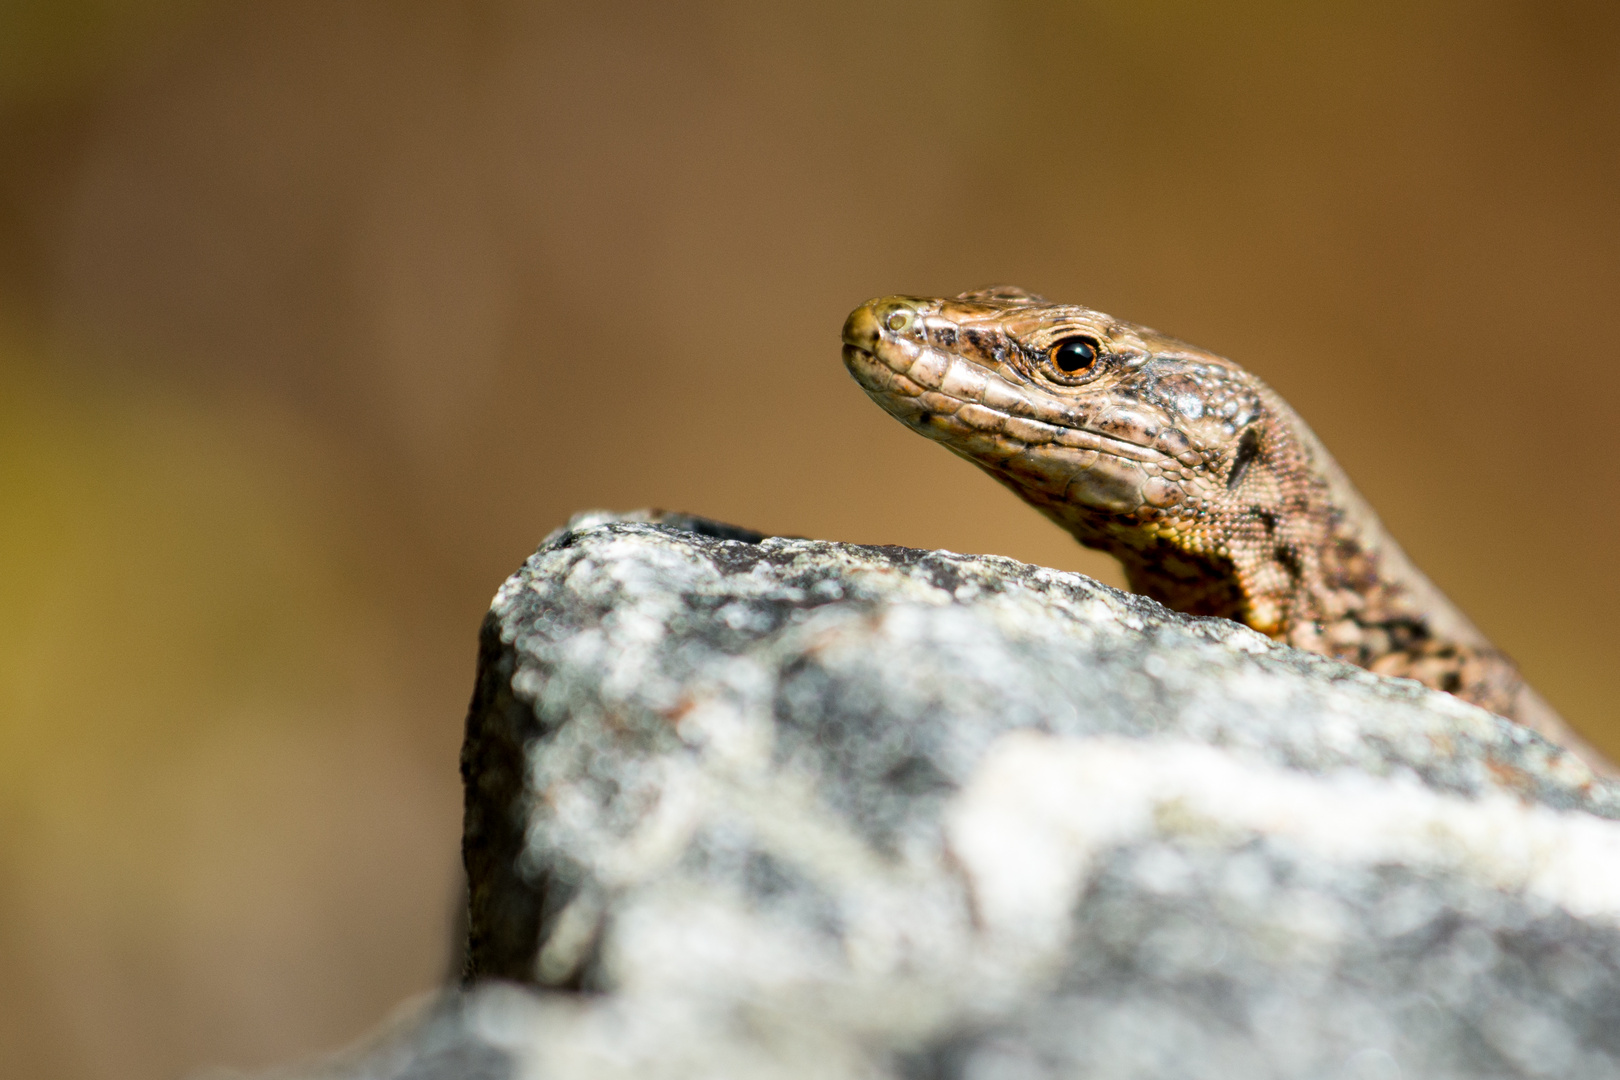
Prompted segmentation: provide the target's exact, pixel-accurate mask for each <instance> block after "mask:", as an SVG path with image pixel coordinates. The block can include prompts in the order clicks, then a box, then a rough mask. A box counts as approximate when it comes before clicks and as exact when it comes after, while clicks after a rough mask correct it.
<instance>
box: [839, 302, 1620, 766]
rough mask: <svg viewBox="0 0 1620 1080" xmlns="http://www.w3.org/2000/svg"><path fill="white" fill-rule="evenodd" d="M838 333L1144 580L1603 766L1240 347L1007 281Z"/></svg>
mask: <svg viewBox="0 0 1620 1080" xmlns="http://www.w3.org/2000/svg"><path fill="white" fill-rule="evenodd" d="M843 337H844V363H845V365H846V366H847V367H848V369H849V371H850V373H851V374H853V375H854V376H855V379H856V381H857V382H859V383H860V385H861V387H862V388H863V389H864V390H865V391H866V392H867V394H868V395H869V396H870V397H872V399H873V400H875V401H876V402H877V403H878V404H879V405H881V406H882V407H883V408H884V409H885V410H887V411H888V412H889V413H890V414H892V415H893V416H895V417H896V418H897V419H899V420H900V421H901V422H902V423H904V424H905V425H906V426H908V427H910V428H911V429H912V430H914V431H917V432H920V433H921V434H923V435H926V436H928V437H929V438H931V439H934V440H935V441H937V442H939V443H941V444H943V445H944V446H946V447H947V448H949V449H950V450H952V451H954V452H955V453H957V454H959V455H961V456H962V457H965V458H967V459H968V460H969V461H972V462H973V463H974V464H975V465H978V466H979V467H980V468H982V469H984V470H985V471H986V472H988V473H989V474H990V475H991V476H993V477H995V478H996V479H997V480H999V481H1000V482H1001V483H1003V484H1005V485H1006V486H1008V487H1010V488H1011V489H1012V490H1013V491H1014V492H1016V493H1017V494H1018V495H1019V496H1020V497H1022V498H1023V499H1024V500H1025V501H1027V502H1029V503H1030V504H1031V505H1033V506H1034V507H1036V508H1037V509H1038V510H1040V511H1041V512H1042V513H1044V514H1045V515H1046V516H1047V517H1049V518H1051V519H1052V520H1053V521H1055V522H1056V523H1057V524H1059V525H1061V526H1062V527H1063V528H1064V529H1066V530H1068V531H1069V532H1070V533H1071V534H1072V535H1073V536H1074V537H1075V539H1077V540H1079V541H1080V543H1082V544H1084V545H1086V546H1087V547H1091V548H1097V549H1099V550H1102V551H1105V552H1107V553H1109V554H1110V555H1113V556H1114V557H1115V558H1116V559H1118V560H1119V562H1120V563H1121V565H1122V566H1123V567H1124V570H1125V575H1126V580H1127V581H1128V582H1129V583H1130V586H1131V588H1132V589H1134V590H1135V591H1137V592H1140V593H1144V594H1146V595H1148V596H1150V597H1152V598H1154V599H1156V600H1158V601H1160V602H1161V603H1164V604H1166V605H1167V606H1169V607H1172V608H1175V609H1176V610H1178V611H1184V612H1187V613H1189V614H1196V615H1219V616H1223V617H1225V618H1229V619H1235V620H1237V621H1239V622H1242V623H1246V624H1247V625H1249V626H1251V627H1253V628H1254V629H1256V630H1259V631H1260V632H1262V633H1264V634H1267V635H1268V636H1270V637H1272V638H1275V639H1277V640H1280V641H1285V642H1287V643H1288V644H1290V645H1293V646H1295V647H1297V648H1301V649H1306V650H1308V651H1310V652H1315V653H1321V654H1324V655H1328V656H1332V657H1336V658H1338V659H1341V660H1345V661H1348V662H1350V663H1353V664H1356V665H1358V666H1360V667H1363V668H1366V669H1368V670H1370V671H1374V672H1377V673H1379V674H1384V675H1394V676H1402V677H1405V678H1411V679H1416V680H1417V681H1419V682H1421V683H1424V684H1425V685H1428V686H1431V687H1434V688H1435V689H1438V690H1444V691H1447V692H1449V693H1452V694H1455V695H1456V696H1457V697H1459V698H1462V699H1463V700H1465V701H1469V702H1472V703H1474V704H1476V705H1480V706H1482V707H1484V708H1486V709H1489V710H1491V711H1492V712H1495V713H1497V714H1499V715H1502V716H1506V717H1508V718H1509V719H1512V720H1516V721H1518V722H1519V723H1522V724H1525V725H1526V726H1528V727H1530V728H1532V729H1534V730H1536V731H1538V732H1539V733H1541V734H1542V735H1544V736H1546V737H1547V738H1549V739H1551V740H1552V741H1554V742H1556V743H1559V744H1561V745H1563V746H1565V747H1567V748H1570V749H1573V750H1575V751H1576V752H1577V753H1579V754H1580V755H1581V756H1582V757H1584V758H1585V759H1586V760H1587V761H1588V762H1589V763H1590V764H1591V765H1593V767H1594V768H1597V769H1599V770H1604V771H1607V766H1606V764H1605V763H1604V761H1603V758H1602V757H1601V755H1598V754H1597V753H1596V752H1595V751H1594V750H1592V749H1591V748H1590V747H1589V746H1587V745H1586V744H1585V743H1584V742H1583V741H1582V740H1581V739H1580V738H1579V736H1577V735H1576V734H1575V733H1574V732H1573V731H1572V730H1571V729H1570V728H1569V727H1568V725H1567V724H1565V723H1564V721H1563V720H1562V719H1561V718H1560V717H1559V716H1558V714H1557V713H1556V712H1555V711H1554V710H1553V709H1552V707H1551V706H1550V705H1548V704H1547V703H1546V702H1545V700H1543V699H1542V698H1541V697H1540V695H1538V694H1537V693H1536V692H1535V691H1534V690H1533V689H1531V687H1530V686H1529V685H1528V684H1527V683H1526V682H1525V681H1524V680H1523V678H1522V677H1520V675H1519V673H1518V669H1517V668H1516V667H1515V665H1514V664H1513V662H1512V661H1511V660H1510V659H1509V658H1508V657H1507V656H1506V655H1505V654H1503V653H1502V652H1501V651H1500V650H1498V649H1496V648H1495V647H1494V646H1492V645H1491V643H1490V642H1489V641H1488V640H1487V639H1486V637H1485V635H1484V634H1482V633H1481V632H1480V631H1479V630H1478V629H1477V628H1476V627H1475V626H1474V625H1473V623H1472V622H1470V621H1469V620H1468V618H1467V617H1466V616H1465V615H1464V614H1463V613H1462V612H1461V611H1459V610H1458V609H1457V607H1456V606H1455V605H1453V604H1452V603H1451V602H1450V601H1449V600H1448V599H1447V598H1446V597H1445V595H1444V594H1442V593H1441V592H1440V590H1439V589H1438V588H1436V587H1435V586H1434V584H1433V583H1431V582H1430V581H1429V579H1428V578H1427V577H1425V576H1424V575H1423V573H1422V572H1421V571H1419V570H1418V569H1417V568H1416V567H1415V566H1414V565H1413V564H1412V563H1411V561H1410V560H1409V559H1408V558H1407V557H1406V555H1405V553H1404V552H1403V551H1402V550H1401V548H1400V546H1399V545H1398V544H1396V542H1395V541H1394V539H1393V538H1392V537H1390V535H1389V534H1388V533H1387V532H1386V531H1385V529H1384V527H1383V525H1382V524H1381V523H1380V522H1379V520H1378V517H1377V515H1376V514H1375V513H1374V512H1373V510H1372V508H1371V507H1370V506H1369V505H1368V504H1367V502H1366V501H1365V500H1364V499H1363V498H1362V497H1361V495H1360V494H1359V493H1358V492H1357V491H1356V490H1355V488H1354V487H1353V486H1352V485H1351V483H1350V481H1349V479H1348V478H1347V477H1346V476H1345V475H1344V473H1343V471H1342V470H1341V469H1340V468H1339V466H1338V465H1337V463H1335V462H1334V460H1333V458H1332V456H1331V455H1329V454H1328V452H1327V450H1326V449H1325V448H1324V447H1323V445H1322V443H1321V442H1320V440H1318V439H1317V437H1316V435H1315V434H1314V433H1313V432H1312V431H1311V429H1310V428H1309V427H1308V426H1306V424H1305V422H1304V421H1303V420H1302V419H1300V417H1299V416H1298V414H1296V413H1295V412H1294V411H1293V409H1292V408H1290V407H1289V406H1288V404H1287V402H1285V401H1283V399H1282V398H1281V397H1280V396H1278V395H1277V393H1276V392H1275V391H1273V390H1272V389H1271V388H1270V387H1268V386H1266V385H1265V383H1263V382H1261V381H1260V380H1259V379H1258V378H1256V377H1255V376H1254V375H1252V374H1250V373H1249V372H1248V371H1246V370H1244V369H1243V368H1242V367H1240V366H1238V365H1237V364H1235V363H1233V362H1232V361H1230V360H1227V359H1225V358H1223V357H1219V356H1216V355H1214V354H1212V353H1208V352H1205V351H1203V350H1202V349H1198V348H1195V347H1193V346H1191V345H1188V344H1186V343H1185V342H1181V341H1178V340H1176V339H1174V338H1171V337H1168V336H1166V335H1164V334H1160V333H1159V332H1157V331H1154V330H1150V329H1148V328H1146V327H1142V326H1136V325H1134V324H1131V323H1127V322H1124V321H1121V320H1118V319H1114V318H1112V317H1110V316H1108V315H1104V314H1102V313H1101V312H1098V311H1093V310H1091V309H1089V308H1085V307H1079V306H1075V305H1068V304H1053V303H1049V302H1048V301H1046V300H1045V299H1043V298H1041V297H1038V296H1035V295H1033V294H1031V293H1027V292H1024V291H1023V290H1020V289H1014V288H1008V287H1002V288H995V289H986V290H982V291H979V292H972V293H964V294H963V295H961V296H959V297H956V298H953V299H943V298H921V297H907V296H890V297H882V298H879V299H876V300H872V301H869V302H868V303H866V304H863V305H862V306H861V307H859V308H857V309H856V310H855V311H854V312H853V313H852V314H851V315H850V317H849V319H848V321H847V322H846V323H845V325H844V334H843Z"/></svg>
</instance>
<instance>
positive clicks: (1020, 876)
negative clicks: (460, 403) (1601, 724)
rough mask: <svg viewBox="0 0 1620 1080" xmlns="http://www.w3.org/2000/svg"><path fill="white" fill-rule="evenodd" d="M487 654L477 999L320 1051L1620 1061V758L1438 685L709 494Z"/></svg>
mask: <svg viewBox="0 0 1620 1080" xmlns="http://www.w3.org/2000/svg"><path fill="white" fill-rule="evenodd" d="M479 666H480V670H479V676H478V684H477V690H476V692H475V695H474V699H473V704H472V709H471V713H470V715H469V718H468V732H467V743H466V747H465V750H464V752H463V770H464V774H465V777H466V780H467V790H468V802H467V834H466V851H465V854H466V860H467V867H468V873H469V880H470V884H471V888H470V927H471V930H470V936H469V944H468V976H469V980H470V981H471V985H472V986H473V989H471V990H470V991H469V992H467V993H453V994H450V995H447V996H446V997H445V998H444V999H443V1000H442V1001H440V1002H438V1003H437V1004H435V1005H433V1006H432V1007H430V1008H429V1009H428V1010H427V1011H426V1012H425V1013H424V1014H423V1015H422V1017H421V1018H419V1019H418V1020H416V1021H413V1022H411V1023H408V1024H406V1025H404V1027H403V1028H402V1029H400V1030H397V1031H395V1032H394V1033H393V1034H391V1035H390V1036H388V1037H387V1038H386V1039H385V1040H383V1041H382V1042H381V1043H379V1044H377V1045H376V1046H374V1047H372V1048H370V1049H369V1050H365V1051H361V1052H359V1053H357V1054H356V1055H351V1056H350V1057H349V1058H346V1059H342V1061H340V1062H337V1063H334V1064H332V1065H330V1066H328V1067H327V1069H326V1070H325V1071H323V1072H320V1073H317V1074H309V1073H305V1074H299V1075H323V1076H334V1077H335V1076H345V1077H360V1076H368V1077H371V1076H375V1077H384V1076H386V1077H411V1078H413V1080H427V1078H444V1080H448V1078H451V1077H479V1078H486V1077H487V1078H489V1080H496V1078H503V1077H507V1076H512V1077H517V1076H534V1077H621V1076H622V1077H632V1076H634V1077H664V1076H669V1077H675V1076H681V1077H686V1076H712V1077H733V1076H734V1077H805V1078H809V1077H823V1076H825V1077H854V1076H860V1077H894V1078H901V1080H923V1078H958V1077H960V1078H971V1080H992V1078H1007V1080H1025V1078H1037V1077H1060V1076H1085V1077H1093V1078H1114V1077H1119V1078H1126V1077H1131V1078H1158V1077H1164V1078H1171V1077H1177V1078H1182V1077H1191V1078H1210V1080H1215V1078H1233V1080H1237V1078H1243V1080H1251V1078H1259V1077H1323V1078H1327V1077H1366V1078H1375V1077H1376V1078H1396V1077H1403V1076H1404V1077H1408V1078H1410V1077H1425V1078H1436V1080H1438V1078H1445V1077H1459V1078H1460V1077H1517V1076H1524V1077H1540V1076H1557V1077H1620V823H1617V822H1616V820H1615V819H1616V818H1620V788H1617V787H1616V786H1615V785H1613V784H1611V783H1609V782H1606V781H1599V780H1595V779H1594V778H1593V777H1592V775H1591V773H1590V772H1589V771H1588V770H1587V768H1586V766H1585V765H1584V764H1582V763H1581V762H1580V761H1579V760H1578V759H1576V758H1575V757H1573V756H1572V755H1569V754H1566V753H1564V752H1561V751H1559V750H1557V749H1556V748H1554V747H1552V746H1551V745H1550V744H1548V743H1545V742H1543V741H1541V740H1540V739H1538V738H1537V737H1536V736H1534V735H1532V734H1530V733H1529V732H1527V731H1525V730H1523V729H1521V728H1518V727H1516V726H1514V725H1512V724H1510V723H1508V722H1507V721H1505V720H1502V719H1500V718H1497V717H1494V716H1491V715H1489V714H1488V713H1485V712H1483V711H1481V710H1479V709H1476V708H1473V707H1471V706H1468V705H1465V704H1463V703H1461V702H1459V701H1457V700H1456V699H1454V698H1451V697H1449V696H1447V695H1444V694H1439V693H1434V692H1431V691H1428V690H1424V689H1422V688H1421V687H1419V686H1417V685H1416V684H1414V683H1409V682H1404V681H1396V680H1389V679H1383V678H1379V677H1377V676H1373V675H1370V674H1368V673H1366V672H1363V671H1360V670H1358V669H1355V668H1352V667H1348V666H1345V665H1343V664H1339V663H1336V662H1333V661H1329V660H1325V659H1322V658H1320V657H1316V656H1312V655H1308V654H1304V653H1300V652H1296V651H1294V650H1291V649H1289V648H1286V647H1283V646H1279V645H1276V644H1274V643H1272V642H1270V641H1268V640H1266V639H1265V638H1263V637H1261V636H1259V635H1257V634H1255V633H1254V632H1252V631H1250V630H1248V629H1245V628H1243V627H1241V626H1238V625H1237V624H1234V623H1230V622H1226V621H1223V620H1215V619H1199V618H1191V617H1187V616H1183V615H1179V614H1176V613H1174V612H1170V611H1167V610H1166V609H1164V608H1162V607H1160V606H1158V605H1157V604H1154V603H1153V602H1151V601H1149V600H1146V599H1144V598H1141V597H1136V596H1130V595H1125V594H1122V593H1119V592H1117V591H1115V590H1113V589H1110V588H1107V587H1106V586H1103V585H1099V584H1097V583H1096V582H1093V581H1091V580H1089V579H1087V578H1084V577H1081V576H1079V575H1075V574H1067V573H1059V572H1056V571H1052V570H1046V569H1042V568H1039V567H1034V566H1027V565H1024V564H1021V563H1017V562H1014V561H1011V560H1008V559H1001V558H995V557H969V556H960V555H953V554H950V553H947V552H925V551H913V550H908V549H902V548H883V547H858V546H853V545H845V544H834V543H823V542H815V541H807V540H792V539H781V538H764V537H760V536H758V535H756V534H753V533H749V532H746V531H745V530H740V529H734V528H731V527H728V526H719V525H716V524H714V523H710V522H703V521H700V520H698V519H691V518H684V517H679V516H673V515H670V516H664V517H654V516H652V515H630V516H628V517H614V516H611V515H605V514H596V515H582V516H581V517H579V518H576V519H575V521H574V522H573V523H571V525H570V527H569V528H567V529H564V530H561V531H559V532H558V533H556V534H553V535H552V536H551V537H550V538H548V539H547V541H546V542H545V544H544V545H543V546H542V547H541V548H540V550H539V551H538V552H536V553H535V555H534V556H533V557H532V558H530V559H529V561H528V562H527V563H526V564H525V565H524V567H523V568H522V569H521V570H520V571H518V573H516V574H515V575H513V577H512V578H510V579H509V580H508V581H507V582H506V583H505V585H503V586H502V588H501V590H500V592H499V593H498V594H497V596H496V599H495V603H494V606H493V609H492V611H491V613H490V617H489V619H488V621H487V622H486V624H485V629H484V640H483V649H482V654H481V657H480V665H479ZM492 980H509V982H496V981H492ZM512 983H524V984H528V985H527V986H517V985H512Z"/></svg>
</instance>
